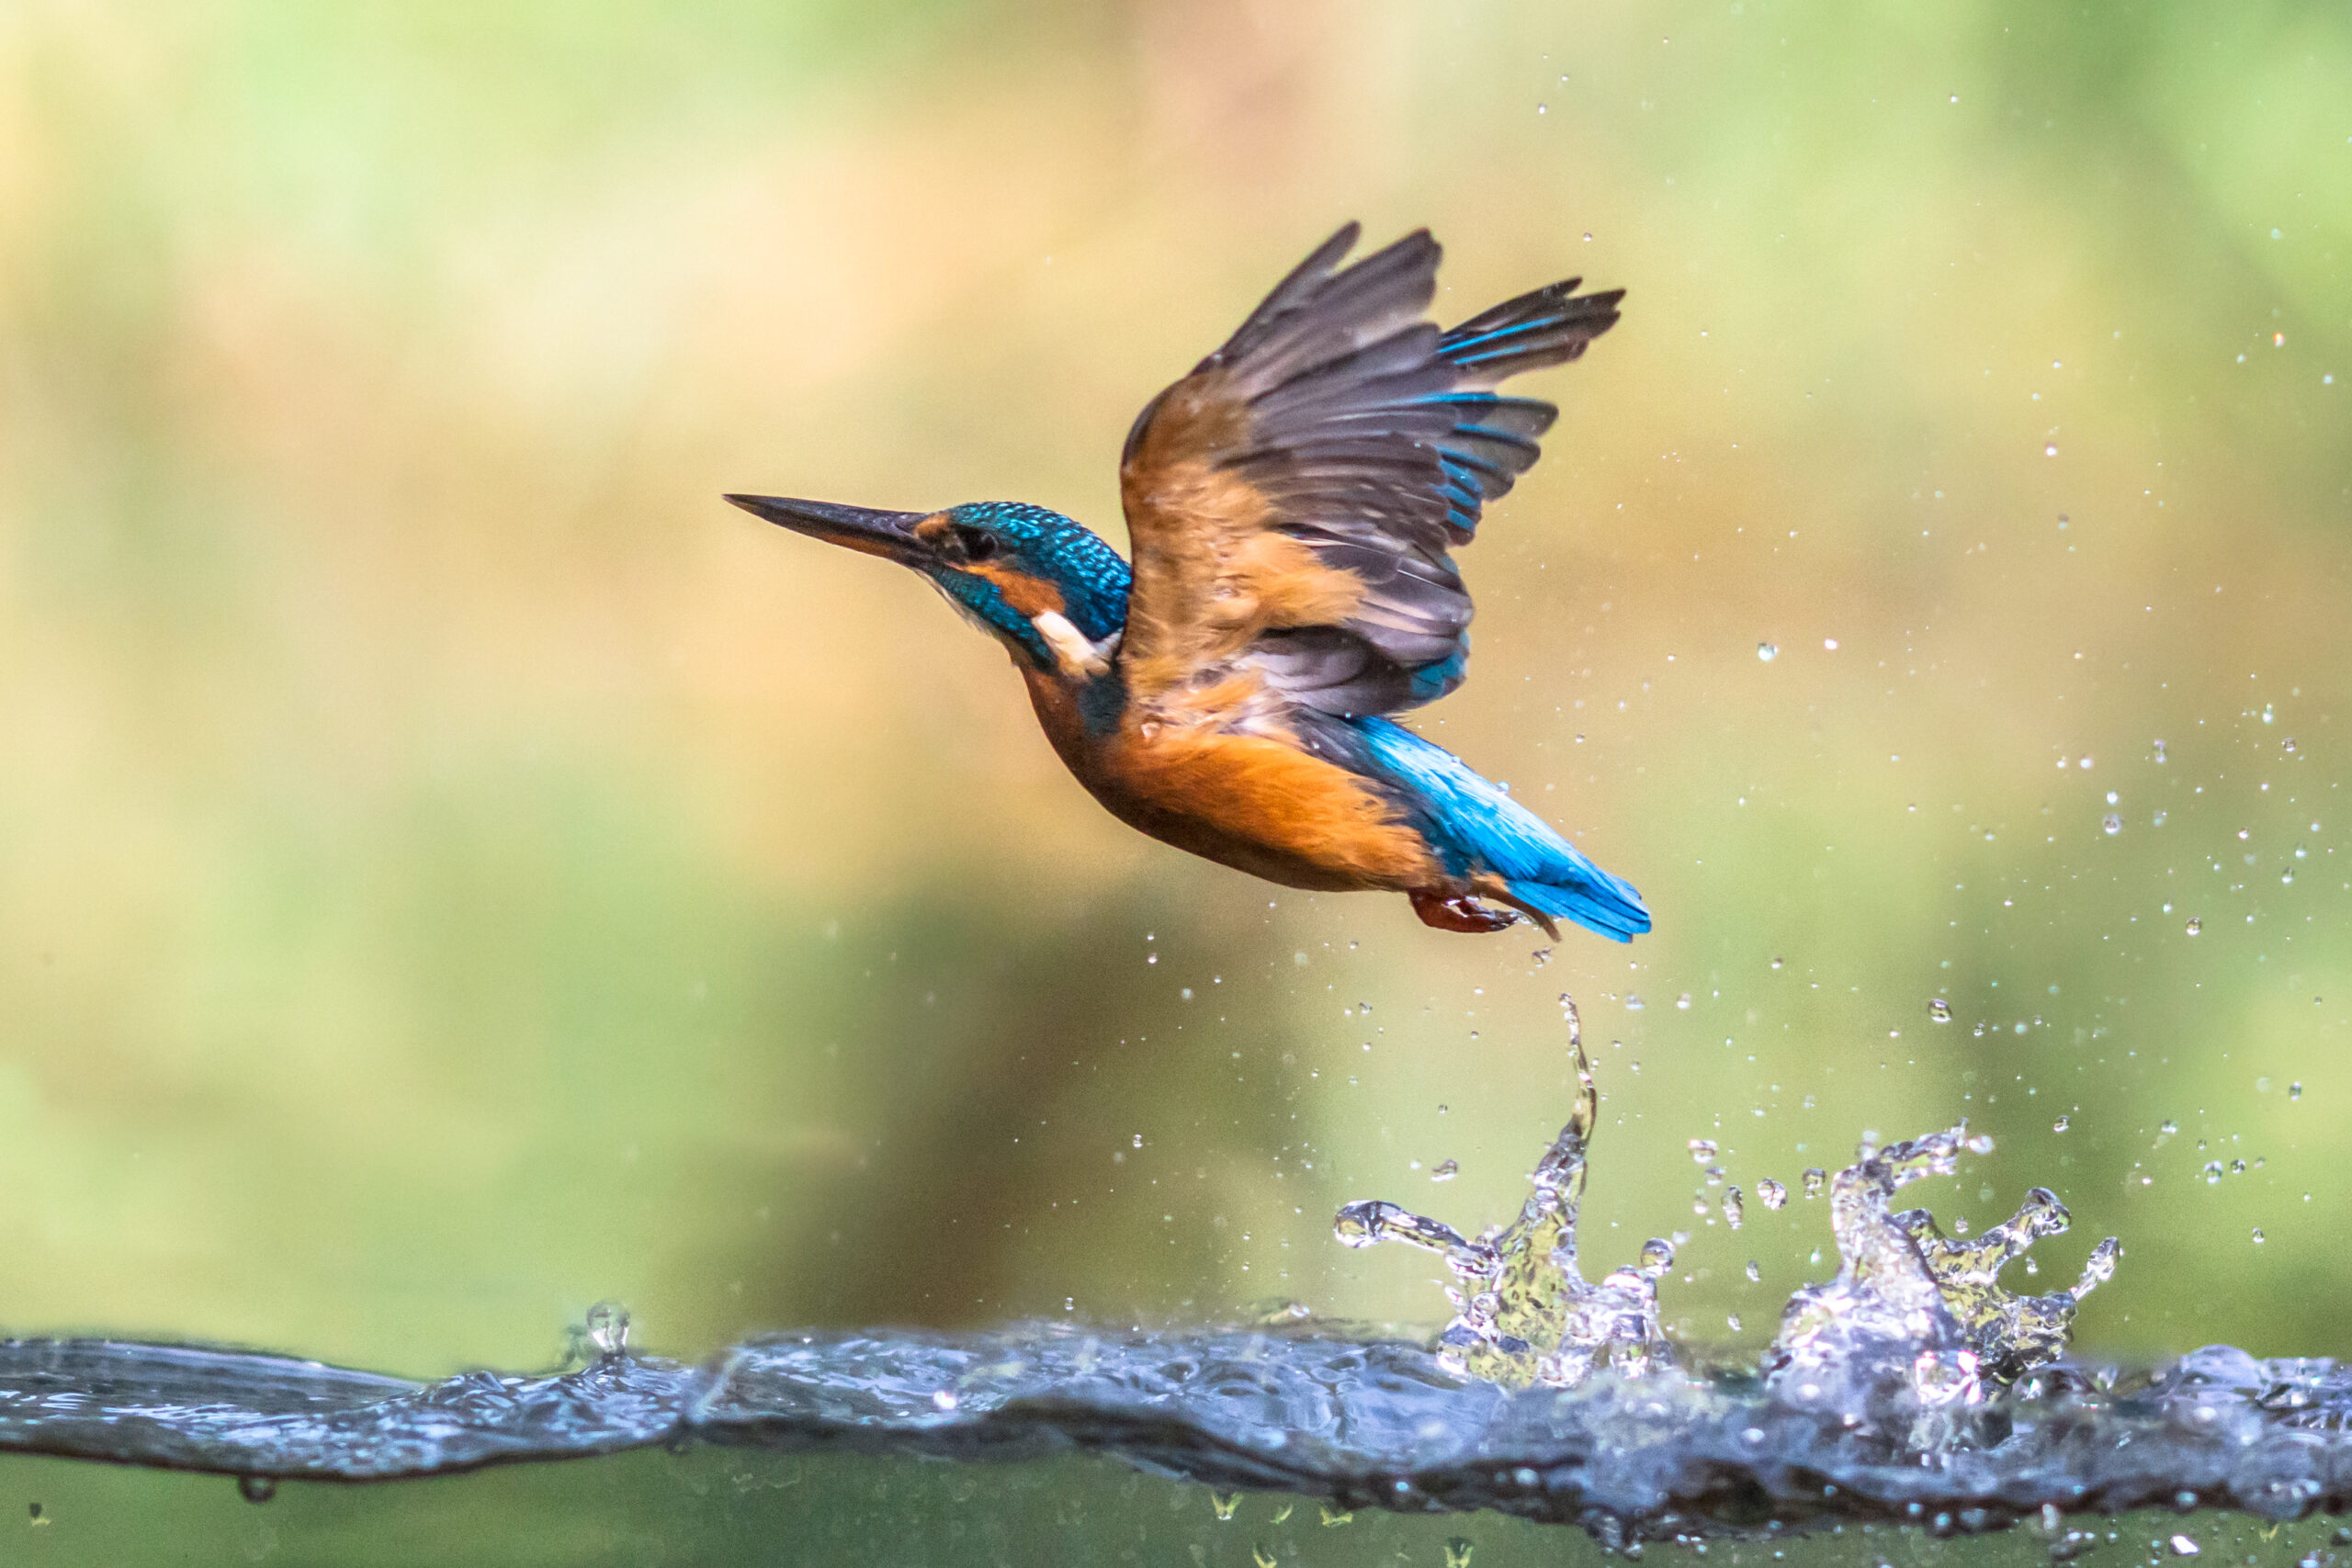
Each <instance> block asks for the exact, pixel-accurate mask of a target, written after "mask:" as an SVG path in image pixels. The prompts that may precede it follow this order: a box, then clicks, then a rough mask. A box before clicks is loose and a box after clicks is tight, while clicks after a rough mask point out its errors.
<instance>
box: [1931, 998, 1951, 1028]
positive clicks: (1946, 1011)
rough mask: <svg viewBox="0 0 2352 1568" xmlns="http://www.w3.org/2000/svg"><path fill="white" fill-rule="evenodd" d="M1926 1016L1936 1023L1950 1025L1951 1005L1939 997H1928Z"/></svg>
mask: <svg viewBox="0 0 2352 1568" xmlns="http://www.w3.org/2000/svg"><path fill="white" fill-rule="evenodd" d="M1928 1017H1929V1018H1931V1019H1933V1020H1935V1021H1937V1022H1938V1023H1950V1022H1951V1003H1950V1002H1948V1001H1946V1000H1944V999H1943V998H1941V997H1929V998H1928Z"/></svg>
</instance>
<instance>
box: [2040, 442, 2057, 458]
mask: <svg viewBox="0 0 2352 1568" xmlns="http://www.w3.org/2000/svg"><path fill="white" fill-rule="evenodd" d="M2041 455H2042V456H2043V457H2056V456H2058V444H2057V443H2056V442H2054V441H2053V442H2052V443H2051V444H2050V445H2049V446H2044V447H2043V448H2042V449H2041Z"/></svg>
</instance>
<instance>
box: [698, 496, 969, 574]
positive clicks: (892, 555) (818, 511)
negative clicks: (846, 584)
mask: <svg viewBox="0 0 2352 1568" xmlns="http://www.w3.org/2000/svg"><path fill="white" fill-rule="evenodd" d="M727 499H728V500H729V501H730V502H734V503H735V504H736V505H738V506H740V507H741V508H742V509H743V510H744V511H746V512H748V513H751V514H752V516H754V517H764V518H766V519H767V520H768V521H769V522H771V523H780V524H782V525H784V526H785V527H786V528H789V529H791V530H792V531H793V532H794V533H796V534H806V535H808V536H809V537H810V538H812V539H825V540H828V541H830V542H831V543H833V544H836V545H844V546H847V547H849V548H851V549H853V550H860V551H863V552H864V553H865V554H866V555H869V556H880V557H881V558H883V559H885V560H894V561H897V562H898V563H899V565H901V566H917V565H920V564H922V562H923V561H924V560H926V559H928V558H930V554H931V552H930V551H929V550H928V549H927V548H925V547H924V545H923V542H922V540H921V539H919V538H917V537H916V536H915V525H916V524H918V523H920V522H922V520H923V519H924V518H926V517H928V516H930V515H931V513H928V512H876V511H872V510H870V509H869V508H866V507H863V506H842V505H841V504H839V503H837V502H831V501H792V500H789V499H787V498H786V497H784V496H780V495H730V496H729V497H728V498H727Z"/></svg>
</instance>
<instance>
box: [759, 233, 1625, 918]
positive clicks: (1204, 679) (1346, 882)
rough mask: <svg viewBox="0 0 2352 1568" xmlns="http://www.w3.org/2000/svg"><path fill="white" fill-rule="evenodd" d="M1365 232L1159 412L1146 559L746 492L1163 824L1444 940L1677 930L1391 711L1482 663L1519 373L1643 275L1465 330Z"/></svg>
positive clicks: (1545, 360)
mask: <svg viewBox="0 0 2352 1568" xmlns="http://www.w3.org/2000/svg"><path fill="white" fill-rule="evenodd" d="M1359 234H1360V228H1359V226H1358V225H1357V224H1354V223H1350V224H1348V225H1346V226H1345V227H1344V228H1342V229H1340V231H1339V232H1338V233H1336V234H1334V235H1332V236H1331V238H1330V239H1329V240H1327V241H1325V242H1324V243H1322V244H1321V245H1319V246H1318V247H1317V248H1316V250H1315V252H1314V254H1311V255H1309V256H1308V257H1307V258H1306V260H1305V261H1304V262H1302V263H1300V264H1299V265H1298V266H1297V267H1296V268H1295V269H1294V270H1293V271H1292V272H1291V274H1290V275H1289V276H1287V277H1285V278H1283V280H1282V282H1281V283H1280V284H1278V285H1276V286H1275V288H1274V290H1273V292H1272V293H1271V294H1269V295H1267V296H1266V298H1265V300H1264V302H1263V303H1262V304H1261V305H1260V306H1259V307H1258V308H1257V309H1256V310H1253V311H1251V312H1250V317H1249V319H1248V320H1247V321H1243V322H1242V323H1241V327H1240V330H1238V332H1236V333H1234V334H1233V336H1232V337H1231V338H1229V339H1228V340H1227V342H1226V344H1225V346H1224V347H1222V348H1220V349H1218V350H1217V351H1216V353H1215V354H1212V355H1209V356H1208V357H1207V358H1206V359H1204V360H1202V361H1201V362H1200V364H1199V365H1198V366H1197V367H1194V368H1193V371H1192V373H1191V374H1190V375H1188V376H1186V377H1184V378H1182V379H1181V380H1179V381H1177V382H1175V383H1174V384H1172V385H1170V387H1168V388H1167V389H1165V390H1163V391H1162V392H1160V394H1159V396H1158V397H1156V398H1154V399H1152V400H1151V401H1150V402H1149V403H1148V404H1147V405H1146V406H1145V408H1144V411H1143V412H1142V413H1141V414H1140V415H1138V416H1137V417H1136V422H1135V425H1134V428H1133V429H1131V430H1130V431H1129V432H1128V434H1127V440H1126V446H1125V451H1124V453H1123V454H1122V456H1121V457H1120V463H1119V494H1120V502H1121V506H1122V510H1123V511H1124V512H1125V514H1126V525H1127V536H1128V540H1129V543H1130V546H1131V548H1132V558H1131V559H1122V558H1120V556H1119V553H1118V552H1117V551H1116V550H1115V549H1114V548H1113V547H1111V546H1110V545H1109V544H1107V543H1105V542H1104V541H1103V539H1102V538H1101V537H1100V536H1097V535H1096V534H1095V533H1093V532H1092V531H1091V529H1089V528H1087V527H1085V526H1084V525H1081V524H1080V523H1078V522H1075V521H1073V520H1072V519H1070V518H1069V517H1065V516H1063V515H1062V514H1061V513H1057V512H1053V511H1049V510H1047V509H1046V508H1045V507H1042V506H1035V505H1031V504H1029V503H1027V502H1006V501H984V502H967V503H966V504H963V505H959V506H950V507H948V508H946V509H945V510H944V511H936V512H886V511H876V510H872V509H869V508H866V507H860V506H845V505H842V504H839V503H837V502H823V501H797V500H790V499H786V498H785V497H781V496H770V495H729V496H728V497H727V498H726V499H727V500H729V502H733V503H734V504H735V505H737V506H740V507H741V508H743V509H744V510H745V511H747V512H750V513H752V514H754V515H755V516H759V517H763V518H765V519H767V520H769V521H770V522H774V523H778V524H781V525H784V526H785V527H786V528H789V529H792V530H793V531H795V532H797V533H800V534H805V535H808V536H810V537H812V538H817V539H823V540H827V541H830V542H831V543H833V544H836V545H841V546H844V547H847V548H850V549H853V550H858V551H862V552H864V553H865V554H867V555H874V556H880V557H882V558H884V559H886V560H892V561H897V562H898V563H899V564H900V565H902V566H906V567H910V568H912V569H913V570H915V571H916V572H917V573H919V574H921V575H922V578H923V579H924V580H925V581H928V582H930V583H931V584H932V586H933V587H934V588H936V589H938V590H939V592H941V593H942V594H944V596H945V597H946V599H947V602H948V603H949V604H952V605H954V606H955V607H956V610H957V611H959V612H961V613H962V614H963V615H965V616H966V617H967V618H968V619H970V620H971V621H972V622H973V623H974V624H975V625H977V626H978V627H979V628H980V629H981V630H983V631H985V632H988V633H989V635H991V636H993V637H996V639H997V640H998V641H1000V642H1001V643H1002V644H1003V645H1004V647H1005V649H1007V650H1008V651H1009V652H1010V653H1011V654H1012V664H1013V668H1014V669H1016V670H1017V671H1020V674H1021V678H1022V680H1023V682H1024V683H1025V684H1026V685H1027V687H1028V691H1029V700H1030V704H1031V705H1032V706H1033V707H1034V708H1035V710H1036V715H1037V718H1038V721H1039V723H1040V724H1042V725H1043V726H1044V728H1045V731H1046V739H1047V740H1048V741H1050V742H1051V743H1052V745H1053V748H1054V750H1055V751H1056V752H1057V754H1058V755H1059V756H1060V758H1061V760H1062V761H1063V762H1064V763H1065V764H1067V765H1068V767H1069V771H1070V772H1071V773H1073V774H1075V775H1076V776H1077V778H1078V781H1079V783H1080V784H1083V785H1084V786H1085V787H1086V789H1087V791H1088V792H1089V793H1090V794H1091V795H1093V796H1094V798H1095V799H1096V800H1098V801H1100V802H1101V803H1102V804H1103V806H1104V807H1108V808H1109V809H1110V812H1111V814H1112V815H1113V816H1114V817H1116V818H1119V819H1120V820H1122V821H1124V822H1125V823H1127V824H1129V825H1130V826H1132V827H1135V828H1137V829H1141V830H1142V831H1143V832H1145V833H1148V834H1149V835H1150V836H1151V837H1153V838H1155V839H1158V840H1161V841H1162V842H1164V843H1169V844H1172V845H1174V846H1175V847H1177V848H1178V849H1182V850H1189V851H1191V852H1193V853H1194V854H1197V855H1201V856H1204V857H1205V858H1207V859H1209V860H1213V861H1216V862H1218V863H1221V864H1224V865H1227V866H1231V867H1233V868H1235V869H1236V870H1239V871H1244V872H1248V873H1250V874H1253V875H1256V876H1260V877H1263V878H1265V879H1266V880H1267V881H1270V882H1274V883H1279V884H1282V885H1283V886H1289V887H1299V888H1307V889H1312V890H1316V891H1362V890H1382V891H1388V892H1396V893H1402V894H1404V895H1405V896H1406V897H1408V898H1409V899H1410V900H1411V902H1412V908H1413V911H1414V913H1415V914H1417V915H1418V916H1419V917H1420V919H1421V920H1422V921H1423V922H1424V923H1426V924H1428V925H1430V926H1433V927H1436V928H1438V929H1440V930H1442V931H1502V930H1504V929H1506V928H1507V927H1509V926H1510V925H1512V924H1514V923H1515V922H1517V921H1518V920H1519V919H1521V918H1522V917H1523V918H1525V919H1531V920H1532V921H1534V922H1535V923H1536V924H1537V925H1539V926H1541V927H1542V928H1543V929H1544V931H1545V933H1546V934H1547V935H1549V936H1550V937H1551V938H1552V939H1553V940H1554V941H1557V940H1558V938H1559V923H1558V922H1559V921H1561V920H1563V919H1566V920H1572V921H1574V922H1576V923H1577V925H1580V926H1583V927H1585V928H1587V929H1588V930H1590V931H1597V932H1599V933H1600V935H1602V936H1606V937H1611V938H1613V939H1615V940H1616V941H1619V942H1629V941H1631V940H1632V939H1633V938H1634V935H1635V934H1636V933H1638V932H1642V931H1648V930H1649V929H1650V916H1649V910H1648V908H1647V907H1646V906H1645V905H1644V904H1643V902H1642V897H1641V895H1640V894H1638V893H1636V892H1635V891H1634V888H1633V886H1631V885H1630V884H1628V883H1626V882H1624V881H1623V880H1622V879H1621V878H1618V877H1616V876H1612V875H1611V874H1609V873H1608V872H1606V871H1603V870H1601V869H1600V867H1599V866H1598V865H1595V864H1594V863H1592V862H1591V861H1590V860H1589V859H1587V858H1586V857H1585V856H1584V855H1583V854H1582V853H1581V852H1578V851H1577V848H1576V847H1575V846H1574V845H1572V844H1570V843H1569V842H1568V841H1567V840H1566V839H1565V838H1563V837H1562V836H1561V835H1560V834H1559V833H1557V832H1555V831H1554V830H1553V829H1551V828H1550V827H1549V826H1547V825H1546V824H1545V823H1544V821H1543V820H1542V819H1541V818H1538V817H1536V816H1535V815H1534V813H1532V812H1531V811H1529V810H1528V809H1527V808H1526V807H1523V806H1521V805H1520V804H1519V803H1518V802H1517V801H1515V800H1513V799H1512V798H1511V796H1510V793H1509V792H1508V791H1507V790H1506V789H1505V788H1504V787H1503V786H1501V785H1499V784H1494V783H1492V782H1491V781H1489V780H1487V779H1485V778H1482V777H1481V776H1479V775H1478V774H1477V773H1474V772H1472V771H1471V769H1470V768H1469V767H1468V766H1467V765H1466V764H1465V763H1464V762H1463V761H1462V760H1461V759H1460V758H1458V757H1455V756H1454V755H1453V753H1452V752H1450V751H1447V750H1444V749H1442V747H1439V746H1437V745H1435V744H1433V743H1432V742H1430V741H1429V740H1426V739H1422V738H1421V737H1420V736H1419V735H1416V734H1415V733H1414V732H1413V731H1411V730H1409V729H1408V728H1405V727H1404V726H1402V725H1400V724H1398V723H1397V722H1396V721H1395V720H1394V719H1393V718H1391V717H1390V715H1394V714H1398V713H1402V712H1405V711H1407V710H1408V709H1411V708H1416V707H1419V706H1420V705H1423V704H1425V703H1430V702H1434V701H1436V700H1437V699H1438V698H1440V697H1442V696H1444V695H1445V694H1447V693H1448V692H1451V691H1453V689H1454V687H1456V686H1458V685H1460V684H1461V683H1462V680H1463V676H1464V672H1465V671H1466V669H1467V665H1468V661H1469V655H1470V636H1469V627H1470V615H1471V604H1470V595H1469V592H1468V591H1467V590H1466V589H1465V588H1464V586H1463V581H1462V576H1461V573H1460V572H1459V571H1458V570H1455V567H1454V563H1453V554H1452V552H1453V549H1455V548H1456V547H1461V546H1464V545H1466V544H1468V543H1470V541H1471V539H1472V537H1473V536H1475V535H1476V531H1477V527H1478V521H1479V516H1480V513H1481V512H1482V511H1483V509H1484V508H1485V506H1486V504H1487V502H1490V501H1493V500H1495V499H1496V498H1497V497H1498V496H1501V495H1502V494H1504V493H1505V492H1506V491H1509V490H1510V488H1511V484H1512V481H1513V480H1514V479H1516V478H1517V477H1518V476H1519V475H1520V474H1521V473H1524V472H1525V471H1526V470H1527V468H1529V467H1530V466H1531V465H1532V464H1533V463H1534V461H1535V459H1536V457H1537V456H1538V447H1537V444H1536V443H1537V437H1539V436H1541V435H1542V434H1544V432H1545V431H1547V430H1549V429H1550V428H1551V426H1552V423H1553V421H1554V420H1555V418H1557V417H1558V414H1559V411H1558V410H1557V409H1556V408H1555V407H1554V406H1553V405H1552V404H1550V403H1547V402H1541V401H1538V400H1535V399H1532V398H1521V397H1503V396H1500V395H1498V391H1497V389H1498V387H1499V386H1500V385H1501V384H1502V383H1503V382H1504V381H1505V380H1507V379H1509V378H1511V377H1513V376H1516V375H1519V374H1521V372H1523V371H1529V370H1535V369H1540V368H1542V367H1546V366H1552V365H1559V364H1563V363H1565V362H1566V361H1568V360H1572V359H1575V358H1577V357H1578V356H1579V355H1582V354H1583V353H1584V351H1585V347H1586V345H1587V344H1589V343H1591V341H1592V340H1593V339H1594V338H1596V337H1598V336H1600V334H1601V333H1604V332H1607V331H1608V330H1609V328H1610V327H1611V326H1612V325H1614V324H1615V322H1616V321H1617V315H1618V311H1617V305H1618V301H1619V300H1620V299H1623V297H1624V290H1623V289H1611V290H1608V291H1606V292H1598V293H1591V294H1579V293H1577V288H1578V287H1579V285H1580V284H1581V283H1582V281H1583V280H1582V279H1581V278H1575V277H1571V278H1567V279H1565V280H1564V281H1561V282H1558V283H1554V284H1549V285H1546V286H1545V287H1544V288H1538V289H1535V290H1533V291H1532V292H1530V293H1526V294H1522V295H1520V296H1519V297H1518V298H1516V299H1510V300H1507V301H1505V302H1504V303H1502V304H1500V305H1497V306H1495V307H1494V308H1493V309H1492V310H1485V311H1482V312H1480V313H1479V314H1477V315H1476V316H1473V317H1471V318H1470V319H1469V320H1468V321H1464V322H1463V323H1461V324H1460V325H1459V326H1456V327H1453V328H1450V329H1446V330H1440V328H1439V327H1438V326H1437V325H1436V323H1434V322H1433V321H1429V320H1428V319H1427V316H1428V312H1429V308H1430V300H1431V299H1432V297H1433V296H1434V294H1435V292H1436V288H1437V267H1438V261H1439V258H1440V255H1441V254H1442V253H1441V252H1440V250H1439V247H1438V244H1437V242H1436V241H1435V240H1433V239H1431V238H1430V234H1429V232H1428V231H1427V230H1422V231H1417V232H1415V233H1411V234H1408V235H1407V236H1405V237H1404V238H1403V239H1401V240H1398V241H1397V242H1396V243H1394V244H1391V245H1389V246H1387V247H1386V248H1385V249H1383V250H1379V251H1375V252H1374V253H1372V254H1369V255H1365V256H1363V257H1361V258H1359V259H1358V260H1356V261H1354V262H1352V263H1348V264H1347V265H1341V264H1342V263H1343V262H1346V261H1347V257H1348V255H1349V254H1350V253H1351V251H1353V250H1354V249H1355V245H1356V241H1357V239H1358V237H1359Z"/></svg>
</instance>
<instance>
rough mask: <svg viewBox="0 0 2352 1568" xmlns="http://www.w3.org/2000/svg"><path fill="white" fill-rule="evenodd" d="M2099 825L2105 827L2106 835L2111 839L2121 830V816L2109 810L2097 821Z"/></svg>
mask: <svg viewBox="0 0 2352 1568" xmlns="http://www.w3.org/2000/svg"><path fill="white" fill-rule="evenodd" d="M2099 826H2100V827H2101V828H2104V829H2107V836H2108V837H2109V838H2110V839H2111V838H2113V837H2114V836H2115V835H2116V834H2118V833H2120V832H2121V831H2123V818H2120V817H2119V816H2117V815H2116V814H2115V813H2114V812H2112V811H2110V812H2109V813H2108V814H2107V816H2106V817H2105V818H2103V819H2102V820H2101V821H2100V822H2099Z"/></svg>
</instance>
